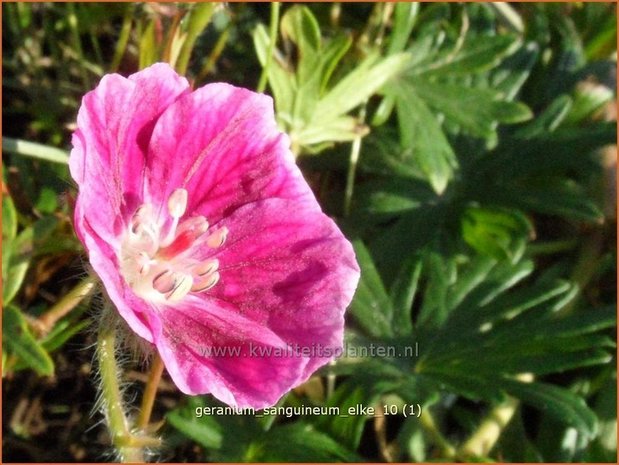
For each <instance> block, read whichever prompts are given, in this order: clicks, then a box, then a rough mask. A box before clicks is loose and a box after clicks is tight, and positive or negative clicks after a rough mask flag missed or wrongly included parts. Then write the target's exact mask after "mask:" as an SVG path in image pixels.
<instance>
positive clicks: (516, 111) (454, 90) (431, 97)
mask: <svg viewBox="0 0 619 465" xmlns="http://www.w3.org/2000/svg"><path fill="white" fill-rule="evenodd" d="M409 82H410V85H411V86H412V87H413V88H414V89H415V91H416V92H417V94H418V95H421V96H423V99H424V101H425V102H426V103H427V104H428V105H429V106H431V107H432V108H433V109H434V110H435V111H437V112H440V113H442V114H444V115H445V118H447V119H448V120H450V121H451V122H452V123H454V124H457V125H459V126H460V127H461V128H462V129H463V130H465V131H467V132H469V133H470V134H472V135H474V136H477V137H483V138H486V139H492V138H493V137H495V133H496V131H495V128H494V125H495V124H496V123H510V124H512V123H520V122H523V121H526V120H528V119H530V118H531V116H532V113H531V111H530V110H529V108H528V107H527V106H526V105H524V104H522V103H519V102H509V101H507V100H505V98H504V96H502V95H501V93H499V92H497V91H495V90H492V89H478V88H474V87H468V86H464V85H460V84H447V83H442V82H431V81H428V80H425V79H418V78H415V79H410V80H409ZM471 109H474V110H475V111H471Z"/></svg>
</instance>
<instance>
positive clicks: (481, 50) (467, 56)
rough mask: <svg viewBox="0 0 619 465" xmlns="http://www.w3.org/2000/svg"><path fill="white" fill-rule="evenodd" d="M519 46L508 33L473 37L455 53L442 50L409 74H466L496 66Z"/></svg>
mask: <svg viewBox="0 0 619 465" xmlns="http://www.w3.org/2000/svg"><path fill="white" fill-rule="evenodd" d="M519 46H520V44H519V42H518V40H517V39H516V38H515V37H514V36H510V35H497V36H494V37H492V36H491V37H487V36H484V37H482V36H480V37H475V38H474V39H472V40H469V41H467V42H465V43H464V46H463V47H462V49H461V50H460V51H459V52H457V53H456V54H454V53H453V51H452V50H448V51H445V52H442V53H441V54H440V55H438V56H437V57H434V58H433V60H432V62H431V63H429V64H427V65H425V66H419V67H416V68H413V69H411V71H410V72H411V74H417V75H422V74H423V75H425V76H445V75H447V74H452V75H466V74H471V73H479V72H482V71H487V70H489V69H491V68H493V67H495V66H497V65H498V64H499V63H500V62H501V60H503V58H504V57H506V56H507V55H510V54H511V53H513V52H514V51H515V50H516V49H517V48H518V47H519Z"/></svg>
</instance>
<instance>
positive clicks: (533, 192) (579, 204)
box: [494, 177, 604, 223]
mask: <svg viewBox="0 0 619 465" xmlns="http://www.w3.org/2000/svg"><path fill="white" fill-rule="evenodd" d="M534 181H535V184H533V183H531V184H529V185H525V186H522V187H520V186H518V187H512V186H503V188H502V189H501V188H499V186H497V189H496V191H494V193H495V194H496V196H495V197H494V199H495V201H503V202H505V203H506V204H511V205H513V206H516V207H519V208H523V209H527V210H533V211H536V212H538V213H543V214H547V215H558V216H564V217H567V218H573V219H576V220H582V221H587V222H593V223H600V222H601V221H602V220H603V219H604V215H603V213H602V212H601V210H600V209H599V207H598V206H597V205H596V204H595V202H594V201H593V200H591V199H590V198H589V197H588V196H587V193H586V192H585V190H584V189H583V188H582V186H580V185H579V184H577V183H576V182H574V181H570V180H567V179H556V178H554V179H553V178H552V177H546V178H545V179H544V180H542V179H538V180H534Z"/></svg>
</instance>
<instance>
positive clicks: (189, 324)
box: [156, 297, 307, 409]
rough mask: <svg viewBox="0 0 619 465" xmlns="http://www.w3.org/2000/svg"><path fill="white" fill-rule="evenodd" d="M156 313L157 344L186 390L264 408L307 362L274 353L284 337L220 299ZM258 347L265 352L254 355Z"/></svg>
mask: <svg viewBox="0 0 619 465" xmlns="http://www.w3.org/2000/svg"><path fill="white" fill-rule="evenodd" d="M161 318H162V320H163V333H162V335H161V338H160V339H159V340H157V341H156V344H157V348H158V349H159V353H160V354H161V357H162V359H163V361H164V364H165V366H166V369H167V370H168V373H170V376H171V377H172V379H173V380H174V383H175V384H176V385H177V386H178V387H179V389H180V390H181V391H183V392H184V393H186V394H203V393H209V392H210V393H212V394H213V395H214V396H215V397H217V398H218V399H220V400H221V401H223V402H225V403H227V404H228V405H232V406H237V407H240V408H246V407H253V408H256V409H260V408H264V407H266V406H270V405H273V404H275V403H276V402H277V401H278V400H279V399H280V398H281V396H282V395H283V394H285V393H286V392H287V391H288V390H289V389H290V387H291V386H292V385H294V384H295V383H296V382H297V381H298V379H299V376H300V375H301V373H302V371H303V368H304V366H305V364H306V363H307V359H304V358H299V357H284V356H276V355H277V353H276V352H274V350H275V349H277V348H279V349H280V351H281V350H282V349H285V347H286V346H285V343H284V342H283V341H282V340H281V339H280V338H279V337H278V336H277V335H275V334H274V333H273V332H272V331H270V330H269V329H268V328H265V327H264V326H262V325H260V324H257V323H255V322H253V321H251V320H248V319H247V318H244V317H243V316H242V315H240V314H238V312H236V310H235V309H234V308H233V307H232V306H231V305H230V304H228V303H226V302H224V301H218V300H214V299H198V298H195V297H194V298H192V299H191V298H190V299H187V300H184V301H183V302H182V303H181V304H179V305H175V306H174V307H167V308H164V309H162V312H161ZM252 347H253V348H252ZM258 350H262V351H270V352H262V353H261V355H260V356H257V354H259V353H260V352H254V351H258ZM215 351H221V352H215ZM281 353H282V352H280V354H281ZM266 354H270V355H271V356H269V355H266Z"/></svg>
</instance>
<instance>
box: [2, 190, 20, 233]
mask: <svg viewBox="0 0 619 465" xmlns="http://www.w3.org/2000/svg"><path fill="white" fill-rule="evenodd" d="M16 235H17V210H15V204H14V203H13V199H11V196H10V195H9V194H8V193H3V194H2V243H3V244H4V243H5V242H6V241H12V240H13V239H15V236H16Z"/></svg>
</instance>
